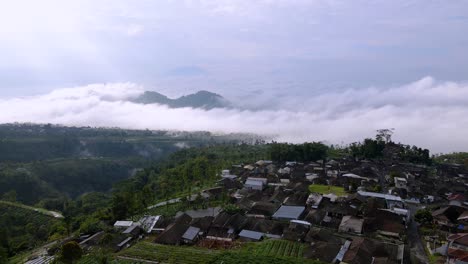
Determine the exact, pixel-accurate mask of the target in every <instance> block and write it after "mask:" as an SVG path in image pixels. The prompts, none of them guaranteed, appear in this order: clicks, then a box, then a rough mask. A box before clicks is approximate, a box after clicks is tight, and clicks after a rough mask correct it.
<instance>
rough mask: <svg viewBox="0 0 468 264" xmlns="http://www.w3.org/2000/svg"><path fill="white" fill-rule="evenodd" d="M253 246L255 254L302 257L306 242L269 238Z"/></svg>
mask: <svg viewBox="0 0 468 264" xmlns="http://www.w3.org/2000/svg"><path fill="white" fill-rule="evenodd" d="M252 248H253V250H252V251H253V252H252V253H253V254H254V255H259V256H273V257H294V258H302V256H303V251H304V244H301V243H295V242H291V241H286V240H269V241H265V242H263V243H255V244H253V247H252Z"/></svg>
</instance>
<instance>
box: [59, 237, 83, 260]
mask: <svg viewBox="0 0 468 264" xmlns="http://www.w3.org/2000/svg"><path fill="white" fill-rule="evenodd" d="M82 255H83V250H82V249H81V247H80V245H78V243H76V242H75V241H71V242H68V243H65V244H64V245H63V246H62V251H61V252H60V258H59V259H60V261H62V262H64V263H67V264H72V263H74V262H75V261H77V260H79V259H80V258H81V256H82Z"/></svg>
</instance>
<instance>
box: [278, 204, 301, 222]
mask: <svg viewBox="0 0 468 264" xmlns="http://www.w3.org/2000/svg"><path fill="white" fill-rule="evenodd" d="M304 211H305V206H289V205H283V206H281V207H280V208H279V209H278V211H276V213H275V214H274V215H273V219H276V220H297V219H299V218H300V217H301V216H302V214H303V213H304Z"/></svg>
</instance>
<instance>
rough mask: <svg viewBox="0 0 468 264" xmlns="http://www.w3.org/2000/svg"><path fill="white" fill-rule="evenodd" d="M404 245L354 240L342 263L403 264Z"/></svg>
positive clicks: (363, 239)
mask: <svg viewBox="0 0 468 264" xmlns="http://www.w3.org/2000/svg"><path fill="white" fill-rule="evenodd" d="M403 261H404V245H397V244H390V243H383V242H380V241H376V240H372V239H369V238H353V240H352V242H351V244H350V245H349V248H348V249H347V250H346V253H344V255H343V259H342V261H341V263H346V264H374V263H392V264H393V263H394V264H397V263H403Z"/></svg>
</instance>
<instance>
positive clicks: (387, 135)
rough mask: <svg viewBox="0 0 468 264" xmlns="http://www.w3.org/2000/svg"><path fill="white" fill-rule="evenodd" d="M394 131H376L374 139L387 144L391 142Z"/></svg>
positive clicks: (387, 129)
mask: <svg viewBox="0 0 468 264" xmlns="http://www.w3.org/2000/svg"><path fill="white" fill-rule="evenodd" d="M394 130H395V129H394V128H383V129H377V135H376V136H375V139H376V140H377V141H385V143H389V142H391V141H392V135H393V131H394Z"/></svg>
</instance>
